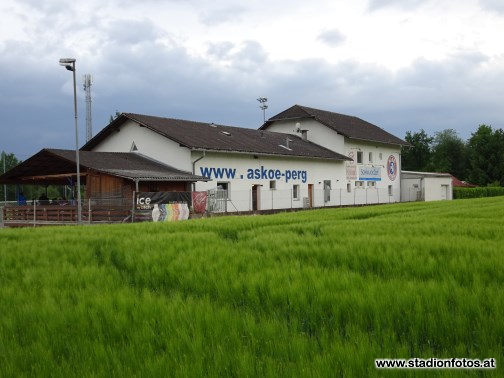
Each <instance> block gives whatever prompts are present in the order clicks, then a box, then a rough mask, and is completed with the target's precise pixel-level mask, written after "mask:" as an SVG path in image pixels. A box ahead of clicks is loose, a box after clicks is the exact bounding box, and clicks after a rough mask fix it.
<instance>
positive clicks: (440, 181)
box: [424, 177, 453, 201]
mask: <svg viewBox="0 0 504 378" xmlns="http://www.w3.org/2000/svg"><path fill="white" fill-rule="evenodd" d="M424 185H425V201H441V200H451V199H453V188H452V179H451V177H446V178H445V177H429V178H425V180H424Z"/></svg>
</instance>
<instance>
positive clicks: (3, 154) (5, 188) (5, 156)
mask: <svg viewBox="0 0 504 378" xmlns="http://www.w3.org/2000/svg"><path fill="white" fill-rule="evenodd" d="M2 158H3V159H2V160H3V173H4V174H5V172H6V170H5V160H6V159H7V155H6V154H5V151H2ZM4 205H7V184H4Z"/></svg>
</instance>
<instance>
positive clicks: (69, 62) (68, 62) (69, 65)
mask: <svg viewBox="0 0 504 378" xmlns="http://www.w3.org/2000/svg"><path fill="white" fill-rule="evenodd" d="M75 61H76V59H74V58H66V59H63V58H62V59H60V61H59V62H60V64H61V65H62V66H65V68H66V69H67V70H69V71H72V73H73V89H74V118H75V161H76V168H77V223H78V224H82V209H81V184H80V159H79V129H78V125H77V84H76V80H75Z"/></svg>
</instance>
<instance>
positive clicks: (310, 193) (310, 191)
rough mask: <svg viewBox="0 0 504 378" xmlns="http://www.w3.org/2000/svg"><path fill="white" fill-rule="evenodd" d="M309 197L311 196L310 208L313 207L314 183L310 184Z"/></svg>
mask: <svg viewBox="0 0 504 378" xmlns="http://www.w3.org/2000/svg"><path fill="white" fill-rule="evenodd" d="M308 197H309V198H310V209H311V208H312V207H313V184H308Z"/></svg>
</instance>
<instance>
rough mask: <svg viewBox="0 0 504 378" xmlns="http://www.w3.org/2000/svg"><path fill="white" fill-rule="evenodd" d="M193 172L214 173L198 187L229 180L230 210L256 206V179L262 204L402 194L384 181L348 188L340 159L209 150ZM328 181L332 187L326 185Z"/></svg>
mask: <svg viewBox="0 0 504 378" xmlns="http://www.w3.org/2000/svg"><path fill="white" fill-rule="evenodd" d="M199 156H201V153H198V152H194V155H193V160H196V158H197V157H199ZM294 172H296V173H295V176H297V177H295V178H293V176H294ZM195 173H196V174H198V175H205V176H210V177H211V178H212V181H209V182H198V183H196V190H197V191H205V190H210V189H216V188H217V183H218V182H223V183H228V185H229V191H230V194H229V195H230V201H229V202H228V203H227V211H250V210H253V205H252V193H253V191H252V188H253V186H254V185H259V186H258V187H257V190H258V193H259V194H258V196H259V207H258V209H259V210H269V209H283V208H302V207H303V206H304V198H308V199H309V198H310V197H311V201H312V203H311V204H312V206H313V207H324V206H341V205H354V204H371V203H390V202H397V201H399V197H400V193H399V190H397V191H396V193H393V194H392V196H390V195H389V192H388V186H383V185H382V186H381V187H373V188H367V187H366V188H363V189H355V188H354V186H353V185H352V186H351V187H350V191H348V188H347V182H348V181H347V180H346V166H345V162H343V161H337V160H322V159H306V158H288V157H274V156H257V155H256V158H254V155H248V154H231V153H230V154H225V153H213V152H207V154H206V156H205V157H204V158H203V159H202V160H200V161H198V163H197V164H196V170H195ZM270 181H275V189H271V188H270ZM325 181H326V182H325ZM327 181H329V182H330V190H329V189H327V188H324V185H325V184H326V183H327ZM294 185H299V191H300V193H299V196H298V198H294V193H293V190H294V188H293V186H294ZM310 187H311V190H312V192H311V196H310V193H309V190H310Z"/></svg>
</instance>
